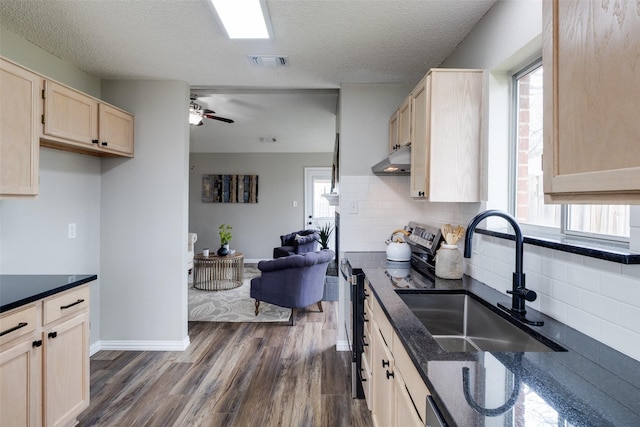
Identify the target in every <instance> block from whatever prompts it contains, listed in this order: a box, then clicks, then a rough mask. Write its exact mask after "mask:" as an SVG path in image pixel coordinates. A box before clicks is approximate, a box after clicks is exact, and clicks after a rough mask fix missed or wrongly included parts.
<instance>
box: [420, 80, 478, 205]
mask: <svg viewBox="0 0 640 427" xmlns="http://www.w3.org/2000/svg"><path fill="white" fill-rule="evenodd" d="M482 84H483V75H482V71H480V70H440V69H436V70H432V71H431V80H430V86H429V87H430V89H429V97H430V98H431V99H430V101H429V102H430V106H429V109H428V111H427V114H429V116H430V117H429V123H430V126H429V128H428V132H429V133H430V136H429V137H428V138H429V139H430V144H429V145H428V147H427V149H428V150H429V154H428V157H429V171H428V174H427V184H426V185H427V188H428V190H427V192H428V197H429V200H431V201H437V202H479V201H480V161H481V159H480V144H481V141H482Z"/></svg>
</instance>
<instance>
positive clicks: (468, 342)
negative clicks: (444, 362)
mask: <svg viewBox="0 0 640 427" xmlns="http://www.w3.org/2000/svg"><path fill="white" fill-rule="evenodd" d="M396 292H397V293H398V295H399V296H400V298H401V299H402V300H403V301H404V302H405V303H406V304H407V306H408V307H409V308H410V309H411V311H412V312H413V313H414V314H415V315H416V316H417V317H418V319H420V321H421V322H422V324H423V325H424V326H425V327H426V328H427V330H428V331H429V332H430V333H431V335H433V337H434V338H435V340H436V341H437V342H438V344H439V345H440V346H441V347H442V348H443V349H444V350H446V351H452V352H471V351H494V352H496V351H504V352H541V351H565V349H564V348H562V347H561V346H559V345H558V344H556V343H554V342H553V341H551V340H549V339H546V338H545V337H543V336H541V335H539V334H537V333H536V332H535V331H533V330H532V329H531V328H529V327H528V326H525V325H520V326H516V324H514V323H512V322H511V321H510V320H509V319H507V318H505V317H503V316H502V315H501V314H498V313H496V312H494V311H493V310H492V309H491V308H489V307H487V306H486V305H484V304H483V303H482V302H480V301H478V300H476V299H475V298H474V297H472V296H470V295H467V294H435V293H415V292H411V293H409V292H403V291H396ZM507 316H508V315H507Z"/></svg>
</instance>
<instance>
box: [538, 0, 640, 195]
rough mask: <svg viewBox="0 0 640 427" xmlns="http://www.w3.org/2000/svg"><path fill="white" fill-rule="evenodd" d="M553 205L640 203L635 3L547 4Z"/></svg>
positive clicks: (639, 54) (548, 167)
mask: <svg viewBox="0 0 640 427" xmlns="http://www.w3.org/2000/svg"><path fill="white" fill-rule="evenodd" d="M543 20H544V31H543V64H544V108H545V110H544V192H545V201H546V202H547V203H604V204H608V203H621V204H639V203H640V120H638V116H639V113H640V37H639V35H640V14H639V13H638V5H637V4H636V2H632V1H620V2H603V1H599V0H598V1H595V0H588V1H587V0H585V1H558V0H545V1H544V3H543Z"/></svg>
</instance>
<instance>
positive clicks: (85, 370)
mask: <svg viewBox="0 0 640 427" xmlns="http://www.w3.org/2000/svg"><path fill="white" fill-rule="evenodd" d="M44 344H45V347H44V366H45V372H44V418H45V422H46V425H47V426H56V427H57V426H65V425H67V424H69V423H70V422H71V421H73V420H74V419H75V418H76V417H77V416H78V415H79V414H80V413H81V412H82V411H83V410H84V409H86V408H87V407H88V406H89V314H88V313H87V312H83V313H80V314H77V315H76V316H74V317H71V318H70V319H69V320H66V321H63V322H62V323H59V324H53V325H49V326H47V327H45V337H44Z"/></svg>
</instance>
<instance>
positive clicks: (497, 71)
mask: <svg viewBox="0 0 640 427" xmlns="http://www.w3.org/2000/svg"><path fill="white" fill-rule="evenodd" d="M541 31H542V3H541V1H539V0H535V1H533V0H532V1H499V2H498V3H496V5H495V6H494V7H493V8H492V9H491V10H490V11H489V12H488V13H487V15H486V16H485V17H484V18H483V19H482V21H481V22H480V23H479V24H478V25H477V26H476V27H475V28H474V29H473V31H472V32H471V33H470V34H469V36H467V38H465V40H464V41H463V42H462V43H461V44H460V45H459V46H458V48H457V49H456V51H455V52H454V53H453V54H452V55H451V56H450V57H449V58H448V59H447V60H446V61H445V62H444V64H443V66H446V67H467V68H484V69H486V70H487V71H489V72H490V73H491V81H490V88H489V103H490V105H489V111H490V117H489V138H488V141H489V145H488V147H486V148H487V151H488V153H489V166H488V168H487V174H486V177H487V181H488V188H489V200H488V202H487V206H490V207H495V208H499V209H503V210H507V209H508V205H507V203H506V201H507V199H506V198H505V192H506V185H505V182H506V179H507V177H508V161H507V157H506V156H505V155H506V153H508V147H509V145H508V143H509V142H508V135H506V134H505V133H504V132H505V129H507V128H508V127H507V126H508V122H509V118H508V110H507V108H508V103H509V99H508V96H506V95H508V90H507V85H508V76H509V74H510V73H509V72H510V71H513V70H514V69H515V68H517V67H522V66H524V65H526V64H527V63H528V62H530V61H531V60H532V59H535V58H536V57H540V55H541ZM474 213H475V212H470V214H474ZM454 217H455V213H454V212H452V216H451V218H452V219H451V220H452V221H453V219H454ZM631 226H632V234H631V238H632V241H631V246H632V248H635V249H636V250H637V249H638V248H640V207H637V206H634V207H632V219H631ZM476 246H477V248H475V247H476ZM474 249H477V250H478V251H479V252H480V253H479V254H474V255H473V257H472V258H471V259H470V260H469V262H468V263H467V273H468V274H470V275H471V276H472V277H475V278H477V279H478V280H480V281H482V282H484V283H486V284H488V285H489V286H492V287H494V288H496V289H498V290H500V291H505V290H506V289H509V288H510V287H511V274H512V272H513V264H514V253H513V243H512V242H510V241H504V240H501V239H495V238H491V237H487V236H476V238H474ZM524 268H525V273H526V275H527V287H528V288H531V289H534V290H535V291H537V292H538V299H537V300H536V301H535V302H534V303H531V306H532V307H533V308H535V309H538V310H540V311H542V312H543V313H545V314H547V315H549V316H551V317H553V318H555V319H558V320H560V321H561V322H564V323H566V324H568V325H569V326H572V327H573V328H575V329H577V330H579V331H581V332H583V333H585V334H586V335H589V336H591V337H593V338H595V339H597V340H599V341H601V342H603V343H605V344H607V345H609V346H611V347H613V348H615V349H617V350H619V351H621V352H623V353H625V354H627V355H628V356H631V357H633V358H635V359H637V360H640V347H638V345H637V343H638V342H640V326H638V325H639V323H638V322H637V319H638V318H639V316H640V266H628V265H622V264H617V263H612V262H608V261H602V260H598V259H593V258H588V257H584V256H579V255H573V254H568V253H564V252H558V251H553V250H550V249H545V248H540V247H533V246H529V245H525V254H524Z"/></svg>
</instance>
